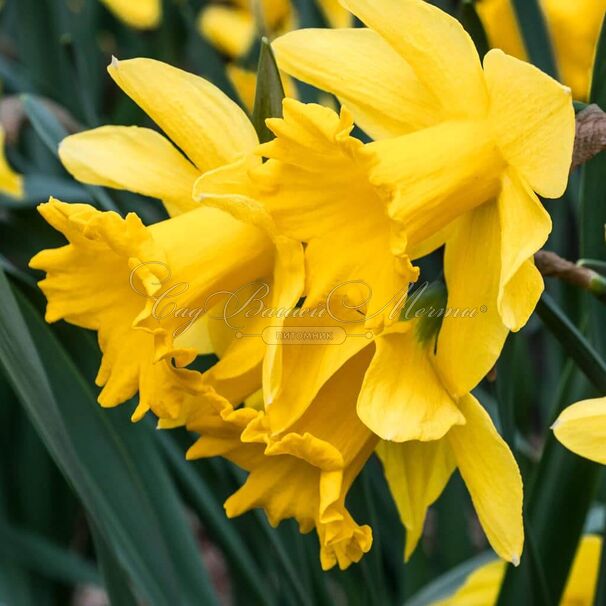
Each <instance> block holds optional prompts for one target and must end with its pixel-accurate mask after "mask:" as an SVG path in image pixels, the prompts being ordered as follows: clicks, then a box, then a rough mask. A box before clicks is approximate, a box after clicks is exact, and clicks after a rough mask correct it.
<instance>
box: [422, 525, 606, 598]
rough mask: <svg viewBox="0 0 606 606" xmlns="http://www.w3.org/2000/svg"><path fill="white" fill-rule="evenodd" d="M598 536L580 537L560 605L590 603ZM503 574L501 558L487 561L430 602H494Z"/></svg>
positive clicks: (594, 584) (597, 559)
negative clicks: (442, 596) (444, 595)
mask: <svg viewBox="0 0 606 606" xmlns="http://www.w3.org/2000/svg"><path fill="white" fill-rule="evenodd" d="M601 551H602V539H601V537H599V536H595V535H587V536H585V537H583V538H582V539H581V543H580V545H579V548H578V550H577V554H576V557H575V560H574V564H573V566H572V569H571V570H570V574H569V575H568V580H567V582H566V588H565V589H564V594H563V595H562V599H561V600H560V602H559V604H560V606H592V605H593V603H594V601H593V600H594V596H595V592H596V587H597V582H598V572H599V569H600V554H601ZM504 575H505V564H504V563H503V562H491V563H490V564H486V565H485V566H482V567H480V568H478V569H477V570H476V571H475V572H473V573H472V574H470V575H469V577H468V578H467V580H466V581H465V583H464V584H463V586H462V587H461V588H460V589H458V590H457V592H456V593H455V594H454V595H453V596H452V597H450V598H447V599H446V600H441V601H440V602H435V603H434V604H433V606H494V604H496V601H497V598H498V595H499V588H500V587H501V583H502V581H503V576H504Z"/></svg>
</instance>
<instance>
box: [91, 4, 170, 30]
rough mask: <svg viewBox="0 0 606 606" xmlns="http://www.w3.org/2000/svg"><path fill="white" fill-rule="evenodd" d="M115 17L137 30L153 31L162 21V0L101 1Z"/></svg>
mask: <svg viewBox="0 0 606 606" xmlns="http://www.w3.org/2000/svg"><path fill="white" fill-rule="evenodd" d="M101 2H103V4H105V6H107V8H109V10H110V11H112V13H114V15H116V17H118V18H119V19H121V20H122V21H124V23H126V24H127V25H130V26H131V27H135V28H137V29H153V28H155V27H157V26H158V25H159V24H160V19H162V0H101Z"/></svg>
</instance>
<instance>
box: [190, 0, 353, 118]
mask: <svg viewBox="0 0 606 606" xmlns="http://www.w3.org/2000/svg"><path fill="white" fill-rule="evenodd" d="M317 4H318V8H319V10H320V11H321V13H322V14H323V16H324V18H325V19H326V21H327V24H328V25H329V26H330V27H348V26H350V25H351V13H350V12H349V11H347V10H346V9H345V8H343V7H342V6H341V4H340V3H339V1H338V0H317ZM297 27H298V18H297V14H296V10H295V9H294V7H293V5H292V2H291V0H232V1H231V2H230V3H228V4H225V3H219V2H217V3H211V4H209V5H207V6H206V7H204V8H203V9H202V10H201V11H200V14H199V16H198V29H199V31H200V33H201V34H202V36H204V37H205V38H206V39H207V40H208V41H209V42H210V43H211V44H212V45H213V46H214V47H215V48H216V49H217V50H219V51H220V52H221V53H223V54H224V55H226V56H227V58H228V59H229V63H228V64H227V75H228V77H229V79H230V81H231V83H232V84H233V86H234V88H235V89H236V91H237V92H238V95H239V97H240V99H241V100H242V102H243V103H244V105H245V107H246V108H247V109H248V110H249V111H252V109H253V105H254V100H255V89H256V85H257V74H256V72H255V71H253V70H251V69H250V68H249V67H244V66H243V65H241V64H239V62H238V60H240V63H246V62H247V61H246V60H247V55H248V54H249V52H250V51H251V50H252V48H253V47H254V43H255V41H256V40H259V39H260V37H261V36H267V37H268V38H269V39H270V40H271V39H273V38H275V37H276V36H279V35H282V34H284V33H286V32H288V31H291V30H293V29H296V28H297ZM283 84H284V89H285V92H286V96H287V97H296V96H297V91H296V88H295V85H294V83H293V82H292V80H291V79H290V78H283Z"/></svg>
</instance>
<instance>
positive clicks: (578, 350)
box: [537, 294, 606, 393]
mask: <svg viewBox="0 0 606 606" xmlns="http://www.w3.org/2000/svg"><path fill="white" fill-rule="evenodd" d="M537 313H538V315H539V317H540V318H541V320H542V321H543V323H544V324H545V326H546V327H547V328H548V329H549V330H550V332H551V333H552V335H553V336H554V337H555V338H556V339H557V340H558V341H559V342H560V344H561V345H562V347H563V348H564V350H565V351H566V353H567V354H568V355H569V356H570V357H571V358H572V359H573V360H574V362H575V364H576V365H577V366H578V367H579V369H580V370H581V371H582V372H583V373H584V374H585V376H586V377H587V378H588V379H589V380H590V381H591V383H593V385H594V386H595V388H596V389H597V391H598V392H599V393H606V363H604V360H603V359H602V358H601V357H600V355H599V354H598V352H597V351H596V350H595V349H594V348H593V347H592V346H591V344H590V343H589V341H588V340H587V339H586V338H585V337H584V336H583V335H582V334H581V333H580V332H579V331H578V330H577V328H576V327H575V325H574V324H573V323H572V322H571V321H570V320H569V319H568V318H567V317H566V315H565V314H564V312H563V311H562V310H561V309H560V308H559V307H558V305H557V304H556V303H555V301H554V300H553V299H552V298H551V297H550V296H549V295H547V294H544V295H543V296H542V297H541V300H540V301H539V304H538V305H537Z"/></svg>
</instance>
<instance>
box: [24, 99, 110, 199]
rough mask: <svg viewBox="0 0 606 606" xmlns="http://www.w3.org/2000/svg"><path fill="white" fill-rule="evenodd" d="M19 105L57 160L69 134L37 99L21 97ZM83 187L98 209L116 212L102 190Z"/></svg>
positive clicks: (48, 192)
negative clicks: (61, 144) (62, 144)
mask: <svg viewBox="0 0 606 606" xmlns="http://www.w3.org/2000/svg"><path fill="white" fill-rule="evenodd" d="M21 103H22V104H23V110H24V111H25V113H26V115H27V117H28V118H29V120H30V122H31V124H32V126H33V128H34V130H35V131H36V133H37V134H38V136H39V137H40V139H41V140H42V142H43V143H44V145H46V147H47V148H48V150H49V151H50V152H51V153H52V154H53V155H54V156H56V157H57V158H58V157H59V144H60V143H61V141H63V139H65V137H67V136H68V134H69V133H68V132H67V131H66V130H65V128H64V127H63V126H62V125H61V123H60V122H59V120H58V119H57V117H56V116H55V115H54V114H53V113H52V112H51V111H50V109H49V108H48V107H47V106H46V105H45V104H44V102H43V100H42V99H40V98H39V97H36V96H34V95H21ZM83 187H84V189H85V190H86V191H88V193H89V194H90V196H92V197H93V198H94V199H95V200H96V201H97V203H98V204H99V206H100V208H102V209H104V210H117V208H116V205H115V204H114V201H113V200H112V199H111V198H110V197H109V195H108V194H107V192H106V191H105V190H104V189H103V188H101V187H94V186H92V185H84V186H83ZM49 194H51V195H52V194H53V191H52V190H50V191H47V192H46V195H45V198H48V195H49Z"/></svg>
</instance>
